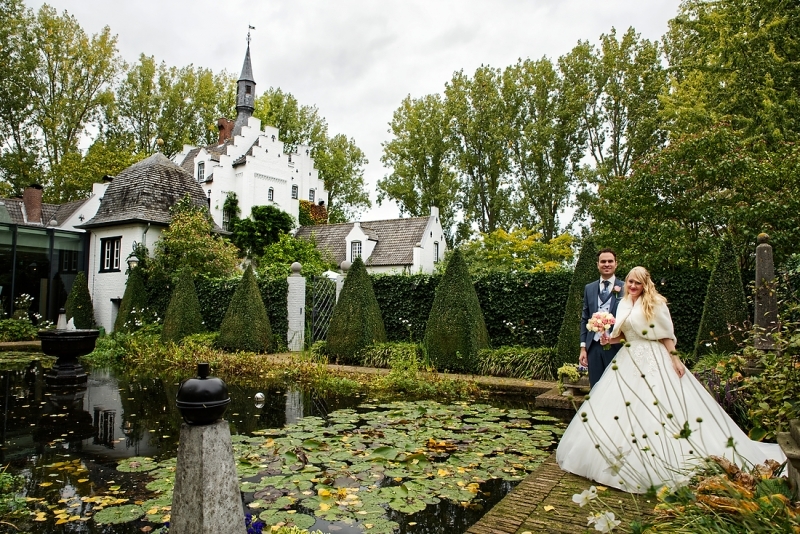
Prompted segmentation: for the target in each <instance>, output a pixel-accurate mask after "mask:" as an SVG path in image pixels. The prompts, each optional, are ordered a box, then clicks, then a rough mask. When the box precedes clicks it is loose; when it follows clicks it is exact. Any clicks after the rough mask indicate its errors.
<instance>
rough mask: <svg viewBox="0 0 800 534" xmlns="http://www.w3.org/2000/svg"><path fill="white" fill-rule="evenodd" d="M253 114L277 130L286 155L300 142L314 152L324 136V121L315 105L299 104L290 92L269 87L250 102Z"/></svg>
mask: <svg viewBox="0 0 800 534" xmlns="http://www.w3.org/2000/svg"><path fill="white" fill-rule="evenodd" d="M254 107H255V111H254V112H253V116H254V117H256V118H258V119H261V122H262V123H264V124H269V125H270V126H274V127H276V128H277V129H278V131H279V132H280V136H281V141H283V147H284V151H285V152H286V153H287V154H293V153H295V152H297V150H298V148H299V147H300V145H308V146H309V147H311V150H312V151H313V153H312V155H314V156H315V155H316V151H317V150H319V149H320V147H321V146H322V145H323V144H324V143H325V142H326V141H327V139H328V123H327V122H326V121H325V118H324V117H322V116H321V115H320V114H319V110H318V109H317V107H316V106H305V105H300V103H299V102H298V101H297V98H295V96H294V95H293V94H291V93H287V92H284V91H283V90H282V89H281V88H280V87H278V88H274V87H270V88H269V89H267V90H266V91H264V93H262V94H261V96H259V97H258V98H256V101H255V103H254Z"/></svg>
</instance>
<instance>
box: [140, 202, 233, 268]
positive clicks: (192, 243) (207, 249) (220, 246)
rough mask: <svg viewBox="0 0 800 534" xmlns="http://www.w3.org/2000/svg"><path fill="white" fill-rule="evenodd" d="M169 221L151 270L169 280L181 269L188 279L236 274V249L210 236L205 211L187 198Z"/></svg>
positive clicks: (174, 209) (210, 229) (221, 239)
mask: <svg viewBox="0 0 800 534" xmlns="http://www.w3.org/2000/svg"><path fill="white" fill-rule="evenodd" d="M170 214H171V216H172V220H171V221H170V225H169V228H167V229H166V230H164V232H162V234H161V238H160V239H159V240H158V241H157V242H156V244H155V250H154V258H153V268H154V269H156V270H157V271H161V272H163V273H165V274H166V275H168V276H170V277H171V278H173V279H174V278H176V277H177V274H178V273H179V272H180V271H181V270H182V269H184V268H188V269H189V270H190V271H191V273H192V275H194V276H197V275H198V274H204V275H207V276H210V277H221V276H230V275H232V274H233V273H234V272H236V267H237V265H238V256H239V254H238V249H237V248H236V246H235V245H233V244H232V243H229V242H228V241H225V240H224V239H223V238H221V237H220V236H218V235H215V234H213V233H212V229H213V223H212V222H211V216H210V215H209V214H208V210H207V209H205V208H203V207H200V206H195V205H194V204H193V203H192V201H191V199H190V198H189V196H188V195H187V196H186V197H184V198H183V199H181V200H180V201H179V202H177V203H176V204H175V205H174V206H173V207H172V208H170Z"/></svg>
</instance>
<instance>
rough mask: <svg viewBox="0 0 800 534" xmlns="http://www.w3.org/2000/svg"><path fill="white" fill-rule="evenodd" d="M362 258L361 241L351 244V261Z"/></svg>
mask: <svg viewBox="0 0 800 534" xmlns="http://www.w3.org/2000/svg"><path fill="white" fill-rule="evenodd" d="M360 257H361V241H353V242H351V243H350V261H356V258H360Z"/></svg>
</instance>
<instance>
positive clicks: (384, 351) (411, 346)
mask: <svg viewBox="0 0 800 534" xmlns="http://www.w3.org/2000/svg"><path fill="white" fill-rule="evenodd" d="M317 350H319V349H317ZM400 359H405V360H411V359H417V360H419V361H422V347H421V346H420V345H419V344H417V343H408V342H387V343H375V344H374V345H369V346H367V347H364V348H363V349H361V350H360V351H359V352H358V362H359V365H363V366H364V367H383V368H386V367H391V364H392V361H394V360H400Z"/></svg>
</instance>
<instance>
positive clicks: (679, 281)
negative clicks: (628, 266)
mask: <svg viewBox="0 0 800 534" xmlns="http://www.w3.org/2000/svg"><path fill="white" fill-rule="evenodd" d="M625 274H627V273H625ZM710 275H711V273H709V272H708V271H707V270H705V269H681V270H675V271H670V272H660V273H659V272H655V273H651V276H652V277H653V282H654V283H655V284H656V288H657V289H658V291H659V293H661V294H662V295H664V296H665V297H666V298H667V304H668V305H669V313H670V315H671V316H672V322H673V324H674V325H675V337H677V338H678V344H677V349H678V350H679V351H680V352H682V353H684V354H686V353H691V352H692V351H693V350H694V342H695V339H696V338H697V328H698V327H699V326H700V318H701V317H702V316H703V306H704V305H705V300H706V289H707V288H708V279H709V276H710Z"/></svg>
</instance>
